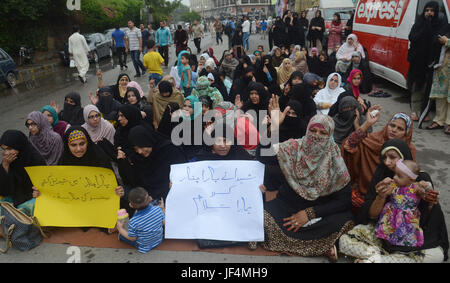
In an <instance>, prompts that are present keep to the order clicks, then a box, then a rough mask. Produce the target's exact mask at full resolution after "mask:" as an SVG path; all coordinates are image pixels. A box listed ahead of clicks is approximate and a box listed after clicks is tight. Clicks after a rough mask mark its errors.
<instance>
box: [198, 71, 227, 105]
mask: <svg viewBox="0 0 450 283" xmlns="http://www.w3.org/2000/svg"><path fill="white" fill-rule="evenodd" d="M191 95H193V96H195V97H197V98H199V97H200V96H203V95H207V96H209V97H210V98H211V100H212V101H213V108H214V107H216V105H217V103H219V102H222V101H223V97H222V94H221V93H220V91H219V90H218V89H217V88H215V87H212V86H210V82H209V80H208V78H207V77H205V76H202V77H199V78H198V80H197V88H195V89H193V90H192V93H191Z"/></svg>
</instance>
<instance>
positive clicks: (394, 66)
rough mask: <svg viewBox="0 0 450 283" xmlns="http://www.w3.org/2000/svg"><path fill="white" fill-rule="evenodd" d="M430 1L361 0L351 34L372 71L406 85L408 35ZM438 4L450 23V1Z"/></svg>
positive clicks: (401, 85) (440, 0) (403, 85)
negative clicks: (360, 46) (356, 39)
mask: <svg viewBox="0 0 450 283" xmlns="http://www.w3.org/2000/svg"><path fill="white" fill-rule="evenodd" d="M430 1H431V0H380V1H376V2H375V1H373V0H360V1H359V2H358V5H357V6H356V10H355V16H354V20H353V33H354V34H356V35H357V36H358V41H359V42H360V43H361V44H362V45H363V46H364V48H365V49H366V50H367V53H368V56H369V65H370V70H371V71H372V73H373V74H375V75H377V76H379V77H382V78H384V79H386V80H388V81H391V82H393V83H395V84H397V85H399V86H400V87H402V88H405V89H406V88H407V84H406V80H407V74H408V69H409V62H408V60H407V56H408V49H409V40H408V35H409V32H410V31H411V28H412V26H413V25H414V22H415V21H416V20H417V19H418V18H419V17H420V16H421V15H422V13H423V9H424V7H425V5H426V4H427V3H428V2H430ZM434 1H436V2H438V3H439V9H440V10H439V15H440V17H443V18H444V19H445V20H446V22H449V19H450V14H449V6H450V0H434Z"/></svg>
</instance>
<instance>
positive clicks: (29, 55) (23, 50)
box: [19, 46, 33, 66]
mask: <svg viewBox="0 0 450 283" xmlns="http://www.w3.org/2000/svg"><path fill="white" fill-rule="evenodd" d="M24 64H33V49H32V48H27V47H26V46H20V49H19V66H22V65H24Z"/></svg>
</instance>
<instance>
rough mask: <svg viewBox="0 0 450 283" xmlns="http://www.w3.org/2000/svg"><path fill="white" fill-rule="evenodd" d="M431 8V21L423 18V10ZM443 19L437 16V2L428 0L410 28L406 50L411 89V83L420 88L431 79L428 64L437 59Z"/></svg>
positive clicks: (430, 70) (430, 69) (417, 88)
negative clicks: (432, 11)
mask: <svg viewBox="0 0 450 283" xmlns="http://www.w3.org/2000/svg"><path fill="white" fill-rule="evenodd" d="M427 8H433V10H434V16H433V18H432V20H431V21H428V20H427V19H426V18H425V10H426V9H427ZM444 24H445V23H444V21H442V20H441V19H440V18H439V4H438V3H437V2H436V1H430V2H428V3H427V4H426V5H425V7H424V8H423V12H422V14H421V16H420V17H419V18H418V19H417V21H416V23H414V25H413V26H412V28H411V31H410V33H409V35H408V39H409V41H410V48H409V50H408V61H409V62H410V66H409V70H408V87H409V88H410V89H411V87H412V83H415V84H416V89H413V90H412V91H417V90H420V89H421V88H422V87H423V85H424V84H425V83H426V82H427V81H428V82H431V80H432V68H431V67H430V65H432V64H433V63H435V62H436V60H439V52H440V47H441V45H440V44H439V42H438V37H437V35H438V33H439V31H440V30H441V28H442V27H443V26H444Z"/></svg>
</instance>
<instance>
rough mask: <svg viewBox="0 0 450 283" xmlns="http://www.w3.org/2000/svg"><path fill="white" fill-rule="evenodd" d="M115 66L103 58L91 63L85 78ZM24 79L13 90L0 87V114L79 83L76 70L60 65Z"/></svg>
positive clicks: (108, 59) (112, 62) (112, 61)
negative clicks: (34, 76) (96, 62)
mask: <svg viewBox="0 0 450 283" xmlns="http://www.w3.org/2000/svg"><path fill="white" fill-rule="evenodd" d="M116 64H117V62H116V60H112V59H111V58H105V59H103V60H101V61H100V63H98V64H92V63H91V64H90V67H89V71H88V74H87V76H88V78H95V77H96V73H97V70H98V69H99V68H101V69H102V70H103V71H109V70H112V69H113V66H115V65H116ZM24 77H25V78H24V80H25V82H23V83H21V84H19V85H17V87H15V88H6V87H4V86H1V87H0V112H6V111H9V110H12V109H17V107H20V106H21V105H23V104H27V103H31V102H32V101H33V100H34V99H36V98H37V97H39V98H42V97H45V96H50V95H51V94H53V93H54V92H55V91H57V90H59V89H63V88H66V87H69V86H71V85H73V84H75V83H79V79H78V76H77V69H76V68H69V67H65V66H62V65H58V66H56V67H55V70H54V72H52V73H49V74H44V75H43V76H42V77H38V78H36V79H33V78H32V77H31V76H26V75H25V76H24Z"/></svg>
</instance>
